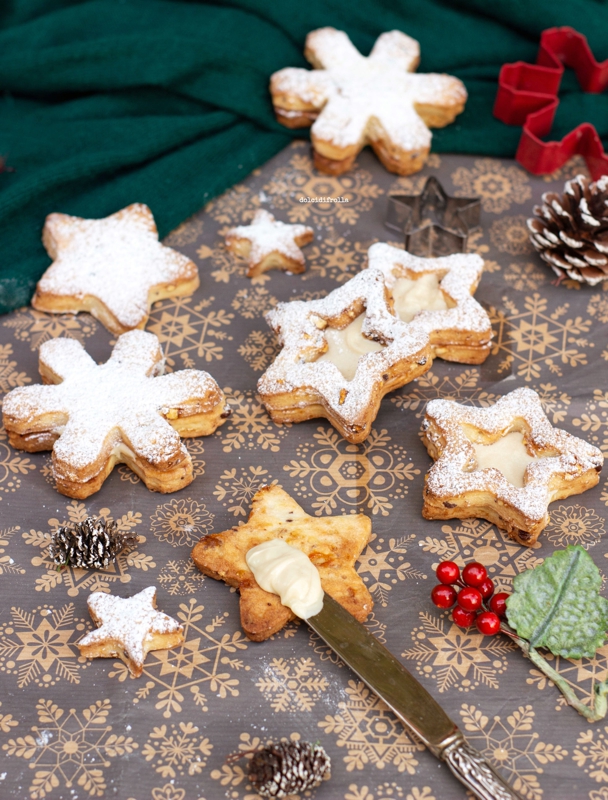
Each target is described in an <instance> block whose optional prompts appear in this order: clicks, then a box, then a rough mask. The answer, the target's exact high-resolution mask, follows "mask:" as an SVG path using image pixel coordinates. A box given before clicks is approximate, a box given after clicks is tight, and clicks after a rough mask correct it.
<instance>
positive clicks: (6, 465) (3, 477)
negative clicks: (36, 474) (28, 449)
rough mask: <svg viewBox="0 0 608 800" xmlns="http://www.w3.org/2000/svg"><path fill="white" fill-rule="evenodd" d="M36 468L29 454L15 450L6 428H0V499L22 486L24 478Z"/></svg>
mask: <svg viewBox="0 0 608 800" xmlns="http://www.w3.org/2000/svg"><path fill="white" fill-rule="evenodd" d="M35 469H36V465H35V464H34V463H33V462H32V459H31V458H30V457H29V456H24V455H23V454H22V453H21V452H19V451H16V450H13V448H12V447H11V446H10V445H9V443H8V436H7V435H6V431H5V430H4V428H0V500H2V499H3V498H4V497H6V496H10V495H11V494H14V493H15V492H16V491H17V490H18V489H20V488H21V485H22V483H23V478H24V477H26V476H27V475H28V474H29V473H30V472H33V471H34V470H35Z"/></svg>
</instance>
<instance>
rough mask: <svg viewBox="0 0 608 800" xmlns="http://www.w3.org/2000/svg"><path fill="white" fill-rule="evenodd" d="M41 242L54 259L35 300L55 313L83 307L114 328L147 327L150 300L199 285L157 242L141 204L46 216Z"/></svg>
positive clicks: (188, 267) (189, 266)
mask: <svg viewBox="0 0 608 800" xmlns="http://www.w3.org/2000/svg"><path fill="white" fill-rule="evenodd" d="M42 242H43V244H44V246H45V247H46V250H47V252H48V254H49V256H50V257H51V258H52V259H53V263H52V264H51V266H50V267H49V268H48V269H47V271H46V272H45V273H44V275H43V276H42V278H40V280H39V281H38V285H37V287H36V291H35V293H34V296H33V297H32V306H33V307H34V308H35V309H37V310H38V311H47V312H49V313H52V314H65V313H66V312H68V313H76V312H78V311H88V312H89V313H90V314H92V315H93V316H94V317H96V318H97V319H98V320H99V321H100V322H101V323H103V325H105V326H106V328H107V329H108V330H109V331H112V333H116V334H120V333H125V331H129V330H132V329H133V328H143V327H145V324H146V322H147V321H148V315H149V313H150V306H151V305H152V303H155V302H156V301H157V300H164V299H165V298H167V297H177V296H182V295H188V294H192V292H194V291H195V290H196V289H197V288H198V285H199V280H198V270H197V268H196V265H195V264H194V263H193V262H192V261H191V260H190V259H189V258H187V257H186V256H184V255H182V254H181V253H178V252H177V251H176V250H172V249H171V248H170V247H165V246H164V245H163V244H161V243H160V242H159V241H158V231H157V229H156V223H155V222H154V217H153V216H152V212H151V211H150V209H149V208H148V206H145V205H143V204H142V203H134V204H133V205H130V206H127V207H126V208H123V209H122V210H121V211H117V212H116V213H115V214H112V215H111V216H109V217H105V219H81V218H80V217H70V216H68V215H67V214H50V215H49V216H48V217H47V218H46V222H45V223H44V230H43V232H42Z"/></svg>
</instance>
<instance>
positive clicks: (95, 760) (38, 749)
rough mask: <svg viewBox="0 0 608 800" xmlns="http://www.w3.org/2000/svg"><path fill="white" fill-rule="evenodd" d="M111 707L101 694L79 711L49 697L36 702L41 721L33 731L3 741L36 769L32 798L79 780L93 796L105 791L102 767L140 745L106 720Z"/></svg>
mask: <svg viewBox="0 0 608 800" xmlns="http://www.w3.org/2000/svg"><path fill="white" fill-rule="evenodd" d="M111 708H112V706H111V704H110V701H109V700H98V701H97V702H96V703H93V704H92V705H90V706H89V707H88V708H84V709H83V710H82V711H81V712H77V711H76V710H75V709H74V708H71V709H70V710H69V711H68V712H66V711H64V710H63V709H62V708H59V706H57V705H56V704H55V703H53V702H52V701H51V700H44V699H42V700H40V701H39V702H38V703H37V705H36V711H37V713H38V722H39V725H33V726H32V729H31V730H32V733H31V734H27V735H26V736H22V737H21V736H20V737H18V738H17V739H9V740H8V742H6V743H5V744H3V745H2V749H3V750H4V751H5V752H6V754H7V755H8V756H14V757H15V758H23V759H25V760H26V761H28V762H29V765H30V767H31V769H32V770H34V773H33V778H32V783H31V785H30V787H29V792H30V797H31V798H32V800H39V799H40V798H44V797H46V796H47V795H50V794H51V793H52V792H54V790H55V789H58V788H59V787H65V788H67V789H70V788H71V787H74V786H78V787H80V789H81V790H82V791H83V792H86V793H87V794H88V795H89V796H90V797H103V796H104V795H105V792H106V789H107V784H106V781H105V776H104V769H106V768H108V767H111V766H112V759H117V758H124V756H126V755H128V754H130V753H133V752H134V750H136V749H137V748H138V746H139V745H138V744H137V742H135V741H134V740H133V738H132V737H131V736H122V735H120V736H118V735H116V734H115V733H112V725H108V724H107V722H108V714H109V713H110V710H111ZM32 734H33V735H32Z"/></svg>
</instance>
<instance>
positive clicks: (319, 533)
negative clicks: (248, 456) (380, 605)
mask: <svg viewBox="0 0 608 800" xmlns="http://www.w3.org/2000/svg"><path fill="white" fill-rule="evenodd" d="M370 536H371V520H370V519H369V517H365V516H363V515H362V514H349V515H348V516H344V517H323V518H321V517H311V516H309V515H308V514H307V513H306V512H305V511H304V509H302V508H301V507H300V506H299V505H298V504H297V503H296V502H295V500H293V498H291V497H290V496H289V495H288V494H287V492H285V491H283V489H280V488H279V487H278V486H264V487H263V488H262V489H260V490H259V491H258V492H256V494H255V495H254V497H253V500H252V502H251V512H250V514H249V519H248V521H247V522H246V523H245V524H244V525H240V526H239V527H236V528H231V529H230V530H227V531H223V532H222V533H215V534H212V535H210V536H205V537H203V538H202V539H201V540H200V542H199V543H198V544H197V545H195V547H194V549H193V550H192V559H193V561H194V563H195V564H196V566H197V567H198V568H199V569H200V571H201V572H203V573H204V574H205V575H209V577H211V578H216V580H221V581H224V582H225V583H227V584H228V585H229V586H234V587H236V588H237V589H238V590H239V592H240V594H241V599H240V610H241V625H242V627H243V630H244V631H245V633H246V634H247V636H248V637H249V638H250V639H252V640H253V641H255V642H262V641H264V639H268V638H269V637H270V636H272V635H273V634H274V633H276V632H277V631H280V630H281V628H282V627H284V626H285V625H286V624H287V623H288V622H289V620H291V619H294V616H295V615H294V614H293V612H292V611H291V609H289V608H287V607H286V606H284V605H282V604H281V601H280V599H279V597H278V596H277V595H276V594H271V593H270V592H265V591H264V590H263V589H261V588H260V587H259V586H258V584H257V583H256V581H255V578H254V577H253V573H252V572H251V570H250V569H249V567H248V566H247V562H246V560H245V556H246V554H247V551H248V550H250V549H251V548H252V547H255V546H256V545H258V544H261V543H262V542H266V541H268V540H269V539H283V540H284V541H285V542H287V544H289V545H291V546H292V547H296V548H298V549H299V550H302V551H303V552H304V553H306V555H307V556H308V557H309V558H310V560H311V561H312V563H313V564H314V565H315V566H316V567H317V569H318V570H319V575H320V577H321V586H322V587H323V591H324V592H327V594H329V595H331V596H332V597H333V598H334V600H336V601H337V602H338V603H340V605H342V606H344V608H345V609H346V610H347V611H348V612H350V613H351V614H352V615H353V616H354V617H356V618H357V619H358V620H359V621H361V622H362V621H363V620H364V619H365V618H366V617H367V615H368V614H369V613H370V611H371V610H372V608H373V600H372V598H371V595H370V593H369V592H368V590H367V587H366V586H365V584H364V583H363V581H362V580H361V578H360V577H359V575H358V574H357V572H356V570H355V562H356V560H357V559H358V558H359V556H360V555H361V552H362V550H363V548H364V547H365V545H366V544H367V543H368V542H369V539H370Z"/></svg>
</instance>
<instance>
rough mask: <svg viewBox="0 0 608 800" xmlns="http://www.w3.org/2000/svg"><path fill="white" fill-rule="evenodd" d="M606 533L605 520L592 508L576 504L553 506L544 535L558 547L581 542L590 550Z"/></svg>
mask: <svg viewBox="0 0 608 800" xmlns="http://www.w3.org/2000/svg"><path fill="white" fill-rule="evenodd" d="M605 533H606V528H605V526H604V520H603V519H602V518H601V517H600V516H598V515H597V514H596V513H595V511H594V510H593V509H592V508H586V507H585V506H579V505H578V504H575V505H572V506H557V508H554V507H553V506H552V507H551V518H550V521H549V524H548V525H547V527H546V528H545V530H544V532H543V536H545V537H546V538H547V539H548V540H549V541H550V542H551V543H552V544H554V545H556V546H557V547H567V546H568V545H570V544H580V545H582V546H583V547H584V548H585V550H588V549H589V548H590V547H593V546H594V545H595V544H597V543H598V542H599V540H600V537H601V536H604V534H605Z"/></svg>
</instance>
